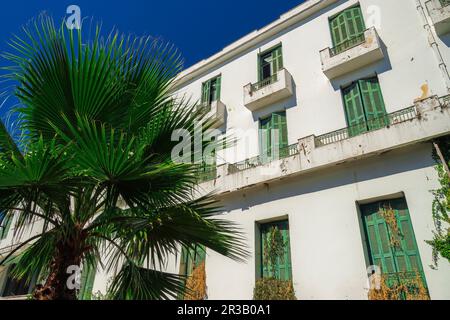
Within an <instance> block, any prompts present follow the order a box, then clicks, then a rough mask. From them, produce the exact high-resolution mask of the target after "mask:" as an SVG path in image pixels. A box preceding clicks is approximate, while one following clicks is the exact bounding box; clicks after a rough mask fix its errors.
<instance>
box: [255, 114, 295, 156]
mask: <svg viewBox="0 0 450 320" xmlns="http://www.w3.org/2000/svg"><path fill="white" fill-rule="evenodd" d="M259 127H260V130H259V145H260V156H261V160H262V161H263V162H270V161H272V160H274V159H275V155H276V154H277V153H276V152H275V151H278V156H279V157H284V156H286V154H285V153H287V152H288V151H287V146H288V134H287V122H286V112H285V111H280V112H274V113H272V114H271V115H270V116H269V117H266V118H262V119H260V122H259ZM277 135H278V139H277Z"/></svg>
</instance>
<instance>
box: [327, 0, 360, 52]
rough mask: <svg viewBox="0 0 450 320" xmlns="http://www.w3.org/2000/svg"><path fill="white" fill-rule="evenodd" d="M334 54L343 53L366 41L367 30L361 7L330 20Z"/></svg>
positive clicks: (353, 8) (351, 9)
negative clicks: (365, 33)
mask: <svg viewBox="0 0 450 320" xmlns="http://www.w3.org/2000/svg"><path fill="white" fill-rule="evenodd" d="M330 29H331V38H332V40H333V47H334V50H333V51H334V52H333V53H334V54H338V53H341V52H343V51H345V50H347V49H349V48H351V47H352V46H355V45H358V44H359V43H360V42H362V41H364V31H365V29H366V26H365V23H364V18H363V15H362V12H361V7H360V6H356V7H351V8H348V9H346V10H344V11H343V12H341V13H339V14H338V15H336V16H334V17H333V18H331V19H330Z"/></svg>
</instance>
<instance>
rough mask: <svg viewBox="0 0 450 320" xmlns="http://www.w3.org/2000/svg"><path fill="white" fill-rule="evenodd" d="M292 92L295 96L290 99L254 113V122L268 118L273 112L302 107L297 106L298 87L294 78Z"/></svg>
mask: <svg viewBox="0 0 450 320" xmlns="http://www.w3.org/2000/svg"><path fill="white" fill-rule="evenodd" d="M292 91H293V94H292V96H290V97H289V98H286V99H283V100H280V101H278V102H276V103H274V104H272V105H271V106H270V107H264V108H261V109H259V110H256V111H253V112H252V116H253V121H259V119H261V118H264V117H265V116H268V115H270V114H272V113H273V112H277V111H284V110H288V109H291V108H294V107H296V106H299V107H300V104H297V85H296V83H295V80H294V78H292Z"/></svg>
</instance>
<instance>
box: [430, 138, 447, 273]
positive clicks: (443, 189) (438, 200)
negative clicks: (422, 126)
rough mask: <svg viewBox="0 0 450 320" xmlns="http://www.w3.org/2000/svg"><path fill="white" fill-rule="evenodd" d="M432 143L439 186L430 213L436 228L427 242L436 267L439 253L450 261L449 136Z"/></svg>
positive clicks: (434, 192) (434, 193)
mask: <svg viewBox="0 0 450 320" xmlns="http://www.w3.org/2000/svg"><path fill="white" fill-rule="evenodd" d="M434 145H435V149H434V152H433V158H434V159H435V161H436V163H437V165H436V170H437V173H438V176H439V183H440V188H439V189H437V190H434V191H433V196H434V200H433V204H432V214H433V219H434V224H435V226H436V230H435V231H434V232H433V233H434V237H433V240H431V241H427V243H428V244H430V245H431V246H432V247H433V263H434V265H433V266H432V267H433V268H436V267H437V263H438V260H439V255H440V256H442V257H443V258H445V259H447V260H448V261H449V262H450V216H449V215H450V177H449V173H448V172H447V170H448V167H449V166H450V136H446V137H442V138H440V139H438V140H437V141H436V142H435V144H434ZM437 148H438V150H437ZM445 163H446V164H447V166H445Z"/></svg>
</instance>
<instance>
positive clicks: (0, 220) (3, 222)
mask: <svg viewBox="0 0 450 320" xmlns="http://www.w3.org/2000/svg"><path fill="white" fill-rule="evenodd" d="M12 220H13V219H12V216H10V215H9V216H7V215H6V213H3V212H0V240H3V239H5V238H6V237H7V236H8V232H9V229H10V228H11V223H12Z"/></svg>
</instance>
